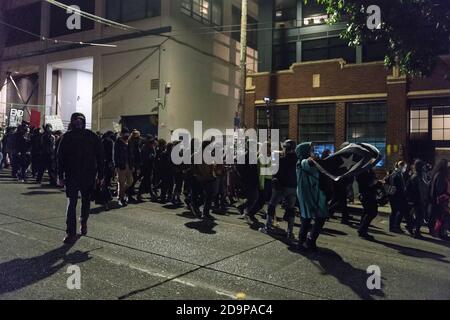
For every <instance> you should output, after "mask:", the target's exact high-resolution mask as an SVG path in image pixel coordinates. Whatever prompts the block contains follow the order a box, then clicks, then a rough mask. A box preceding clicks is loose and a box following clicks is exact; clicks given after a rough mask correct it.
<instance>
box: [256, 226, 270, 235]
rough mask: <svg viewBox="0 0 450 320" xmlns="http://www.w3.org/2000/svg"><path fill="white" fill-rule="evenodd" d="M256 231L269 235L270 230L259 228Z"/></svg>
mask: <svg viewBox="0 0 450 320" xmlns="http://www.w3.org/2000/svg"><path fill="white" fill-rule="evenodd" d="M258 231H259V232H262V233H264V234H270V230H269V229H268V228H266V227H263V228H259V229H258Z"/></svg>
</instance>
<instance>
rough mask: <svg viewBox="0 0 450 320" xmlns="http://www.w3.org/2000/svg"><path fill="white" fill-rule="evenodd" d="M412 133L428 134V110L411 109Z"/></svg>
mask: <svg viewBox="0 0 450 320" xmlns="http://www.w3.org/2000/svg"><path fill="white" fill-rule="evenodd" d="M409 118H410V133H428V108H421V109H411V111H410V113H409Z"/></svg>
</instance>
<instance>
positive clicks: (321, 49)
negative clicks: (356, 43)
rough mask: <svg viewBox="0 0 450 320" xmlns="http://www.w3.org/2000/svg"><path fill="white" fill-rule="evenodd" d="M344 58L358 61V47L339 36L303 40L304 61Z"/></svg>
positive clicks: (350, 61) (347, 60)
mask: <svg viewBox="0 0 450 320" xmlns="http://www.w3.org/2000/svg"><path fill="white" fill-rule="evenodd" d="M337 58H342V59H344V60H345V61H346V62H348V63H355V62H356V49H355V48H353V47H350V46H349V45H348V43H347V42H346V41H345V40H344V39H341V38H339V37H333V38H324V39H317V40H307V41H303V42H302V61H318V60H327V59H337Z"/></svg>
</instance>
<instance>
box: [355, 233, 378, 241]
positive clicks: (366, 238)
mask: <svg viewBox="0 0 450 320" xmlns="http://www.w3.org/2000/svg"><path fill="white" fill-rule="evenodd" d="M358 236H359V237H360V238H361V239H364V240H369V241H371V240H374V239H375V238H374V237H373V236H371V235H370V234H368V233H367V232H365V233H360V232H358Z"/></svg>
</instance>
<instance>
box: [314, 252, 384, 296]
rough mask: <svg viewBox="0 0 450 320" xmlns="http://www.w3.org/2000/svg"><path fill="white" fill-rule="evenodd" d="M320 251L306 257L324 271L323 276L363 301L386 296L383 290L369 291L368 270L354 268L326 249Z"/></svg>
mask: <svg viewBox="0 0 450 320" xmlns="http://www.w3.org/2000/svg"><path fill="white" fill-rule="evenodd" d="M319 250H320V251H319V252H318V253H311V254H307V255H305V257H306V258H307V259H309V260H310V261H311V262H312V263H313V264H314V265H315V266H316V267H318V268H319V269H320V270H322V273H323V275H330V276H333V277H334V278H336V280H338V281H339V283H341V284H342V285H344V286H346V287H348V288H350V289H351V290H352V291H353V292H354V293H355V294H357V295H358V297H359V298H361V299H364V300H373V299H374V296H376V297H381V298H383V297H384V296H385V294H384V292H383V291H382V290H369V289H368V288H367V279H368V277H369V275H368V274H367V272H366V270H362V269H358V268H355V267H353V266H352V265H351V264H350V263H348V262H346V261H344V259H342V257H341V256H340V255H339V254H337V253H336V252H335V251H333V250H330V249H326V248H320V249H319Z"/></svg>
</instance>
